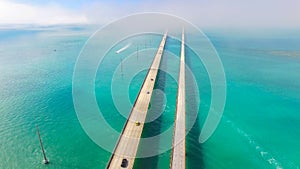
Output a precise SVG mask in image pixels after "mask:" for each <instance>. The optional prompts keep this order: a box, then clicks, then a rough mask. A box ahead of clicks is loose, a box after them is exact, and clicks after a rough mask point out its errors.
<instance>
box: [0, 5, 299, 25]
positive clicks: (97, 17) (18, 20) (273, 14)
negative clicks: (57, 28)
mask: <svg viewBox="0 0 300 169" xmlns="http://www.w3.org/2000/svg"><path fill="white" fill-rule="evenodd" d="M57 2H58V3H59V1H57ZM71 3H76V1H74V2H73V1H72V2H71ZM299 7H300V1H299V0H264V1H260V0H246V1H240V0H227V1H224V0H185V1H182V0H164V1H158V0H154V1H153V0H145V1H134V2H130V1H127V2H121V1H118V2H115V1H94V2H92V1H88V2H85V3H83V6H81V7H79V8H77V9H73V10H70V9H67V8H63V7H61V6H59V5H57V4H56V5H55V4H45V5H29V4H21V3H16V2H8V0H0V24H42V25H49V24H70V23H92V24H106V23H108V22H110V21H112V20H114V19H117V18H119V17H123V16H126V15H129V14H132V13H138V12H163V13H169V14H173V15H176V16H179V17H183V18H186V19H188V20H189V21H191V22H193V23H195V24H197V25H198V26H200V27H202V26H204V27H206V26H208V27H209V26H212V27H250V28H251V27H282V28H284V27H300V17H299V16H300V9H299Z"/></svg>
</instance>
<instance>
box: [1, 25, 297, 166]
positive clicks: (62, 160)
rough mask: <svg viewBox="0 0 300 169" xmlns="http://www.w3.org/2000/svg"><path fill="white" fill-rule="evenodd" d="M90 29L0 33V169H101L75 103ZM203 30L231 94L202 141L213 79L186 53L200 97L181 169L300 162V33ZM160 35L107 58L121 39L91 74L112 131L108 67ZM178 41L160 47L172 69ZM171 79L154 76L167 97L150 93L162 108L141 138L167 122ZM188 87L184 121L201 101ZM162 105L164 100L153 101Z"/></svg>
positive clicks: (100, 156) (99, 153)
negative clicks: (75, 81)
mask: <svg viewBox="0 0 300 169" xmlns="http://www.w3.org/2000/svg"><path fill="white" fill-rule="evenodd" d="M93 31H94V29H93V28H91V29H89V28H85V27H84V28H76V29H74V28H70V27H63V28H60V27H58V28H51V29H40V30H1V31H0V70H1V75H0V115H1V116H0V150H1V153H0V168H3V169H10V168H28V169H31V168H53V169H54V168H57V169H71V168H72V169H73V168H79V169H84V168H86V169H88V168H105V166H106V163H107V161H108V159H109V157H110V153H109V152H107V151H106V150H104V149H102V148H101V147H99V146H98V145H96V144H95V143H93V141H91V140H90V139H89V137H88V136H87V135H86V134H85V132H84V131H83V130H82V128H81V126H80V124H79V121H78V119H77V116H76V113H75V110H74V107H73V100H72V75H73V69H74V65H75V63H76V59H77V57H78V54H79V52H80V50H81V48H82V47H83V45H84V43H85V42H86V40H87V39H88V37H89V36H90V35H91V34H92V33H93ZM206 33H207V35H208V36H209V38H210V39H211V40H212V43H213V44H214V45H215V47H216V49H217V51H218V53H219V55H220V58H221V60H222V62H223V65H224V69H225V73H226V78H227V100H226V107H225V111H224V116H223V118H222V120H221V123H220V125H219V126H218V128H217V130H216V132H215V133H214V134H213V136H212V137H211V138H210V139H209V140H208V141H207V142H205V143H204V144H200V143H199V142H198V136H199V134H200V130H201V126H202V125H203V123H204V120H205V117H206V115H207V111H208V109H209V106H210V84H209V80H208V76H207V73H206V71H205V69H204V67H203V65H202V64H201V62H200V60H199V59H198V58H197V57H196V56H195V55H194V53H193V52H192V51H191V50H188V51H187V56H186V57H187V58H186V59H187V61H186V62H187V65H188V66H189V67H190V69H191V70H192V72H197V74H195V78H196V81H197V82H198V89H199V90H200V97H201V99H200V100H201V102H200V107H199V110H200V113H199V115H198V116H197V123H195V124H194V125H193V127H192V129H191V131H190V133H189V134H188V137H187V168H190V169H191V168H203V169H219V168H224V169H228V168H232V169H245V168H247V169H248V168H249V169H257V168H262V169H272V168H287V169H297V168H299V167H300V158H299V157H300V148H299V147H300V142H299V140H300V130H299V129H300V114H299V111H300V91H299V88H300V74H299V71H300V36H299V34H297V33H295V32H283V33H280V34H279V33H274V34H272V33H259V32H254V33H253V34H249V33H239V34H234V33H228V32H226V33H225V32H222V31H206ZM271 35H272V36H271ZM160 38H161V37H160V36H158V35H149V36H145V37H136V38H135V39H134V38H133V39H131V41H133V42H134V43H132V45H131V47H129V48H128V49H127V50H125V51H124V52H122V53H121V54H120V55H119V56H118V57H117V58H116V59H115V58H113V57H112V56H113V55H114V51H115V49H119V48H120V47H122V46H124V45H125V44H127V42H123V43H121V44H120V45H119V46H117V47H115V48H113V49H112V51H111V52H110V53H108V56H109V57H107V59H106V60H104V61H103V63H105V64H103V65H104V67H101V68H100V69H99V71H98V73H97V77H96V81H95V84H96V89H95V91H96V95H97V99H98V104H99V106H100V108H101V111H102V112H103V113H104V116H105V118H106V119H107V121H108V122H109V123H110V124H111V126H112V127H113V128H114V129H116V130H118V131H121V129H122V127H123V124H124V122H125V118H124V117H122V115H120V114H118V111H117V109H116V107H115V106H114V105H113V101H112V96H111V94H110V92H109V90H110V86H111V81H110V80H111V76H112V74H113V72H112V71H114V70H115V69H116V67H117V66H118V65H119V63H120V62H121V60H122V59H123V58H124V57H125V56H126V55H128V54H130V53H132V52H135V51H136V46H137V45H138V46H139V50H141V52H140V54H139V56H133V58H136V60H137V62H138V60H139V59H141V57H143V56H144V55H143V52H142V51H143V48H147V47H153V48H155V47H157V46H158V45H159V42H160ZM189 38H192V37H189ZM179 46H180V43H179V42H178V41H176V40H174V39H168V41H167V44H166V49H167V50H168V51H169V52H170V53H165V54H164V58H163V60H162V65H161V66H162V67H164V68H165V69H166V70H168V71H169V72H174V73H175V74H176V73H177V70H178V64H177V63H176V62H172V60H170V59H168V58H170V55H171V53H173V54H174V55H177V56H178V55H179ZM149 52H150V53H151V52H152V53H153V51H149ZM151 56H152V55H149V58H148V59H149V61H150V60H151V59H152V57H151ZM138 57H140V58H138ZM146 59H147V58H146ZM149 64H150V63H149ZM123 69H124V70H123V72H122V71H119V72H117V73H116V74H117V75H120V77H121V76H123V78H124V79H123V80H124V81H126V69H127V67H126V65H124V67H123ZM122 74H123V75H122ZM145 75H146V71H141V72H140V73H139V74H137V75H136V76H135V77H134V78H133V79H132V81H131V83H130V88H129V90H128V91H129V96H130V100H131V103H133V102H134V99H135V97H136V95H137V93H138V90H139V88H140V85H141V80H142V79H143V78H144V76H145ZM189 78H190V77H187V80H189ZM121 81H122V79H121ZM120 85H121V84H120ZM176 85H177V84H176V79H173V78H172V77H171V76H170V75H168V74H167V73H165V72H164V71H160V72H159V75H158V80H157V82H156V85H155V89H159V90H162V91H164V92H165V95H166V98H160V97H157V98H156V97H155V98H152V102H151V105H152V106H157V107H158V108H161V109H162V112H163V113H162V115H161V116H159V118H158V119H157V120H155V121H153V122H150V123H148V124H147V125H145V130H144V132H143V137H149V136H151V135H155V134H158V133H161V132H163V131H165V130H167V129H168V128H170V127H172V124H173V119H174V112H175V103H176V87H177V86H176ZM187 90H188V91H189V92H188V93H189V94H188V96H187V98H188V100H189V102H188V104H187V110H188V112H189V113H188V114H187V119H188V121H187V123H189V122H190V121H189V120H190V119H193V118H194V117H196V114H195V110H197V109H198V107H197V100H198V99H199V98H195V95H194V91H196V90H197V87H195V86H194V85H192V84H190V83H188V84H187ZM166 100H167V102H165V101H166ZM160 102H163V103H164V104H163V105H161V104H158V103H160ZM163 107H165V108H164V109H163ZM36 124H38V125H39V127H40V131H41V136H42V139H43V142H44V146H45V149H46V153H47V156H48V158H49V159H50V162H51V163H50V164H49V165H47V166H45V165H43V164H41V161H42V154H41V152H40V148H39V142H38V138H37V135H36V133H35V125H36ZM170 142H171V138H164V139H161V140H159V142H156V143H153V147H151V148H152V149H159V148H160V147H161V146H162V145H163V144H167V143H170ZM145 149H147V147H146V146H143V145H141V146H140V148H139V150H138V151H139V152H141V151H145ZM169 161H170V151H167V152H164V153H162V154H159V155H158V156H154V157H149V158H144V159H142V158H141V159H137V161H136V165H135V168H150V169H151V168H168V167H169Z"/></svg>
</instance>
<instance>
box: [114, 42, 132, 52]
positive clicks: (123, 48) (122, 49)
mask: <svg viewBox="0 0 300 169" xmlns="http://www.w3.org/2000/svg"><path fill="white" fill-rule="evenodd" d="M130 46H131V43H128V44H127V45H125V46H124V47H122V48H121V49H119V50H117V51H116V54H119V53H121V52H123V51H124V50H126V49H127V48H129V47H130Z"/></svg>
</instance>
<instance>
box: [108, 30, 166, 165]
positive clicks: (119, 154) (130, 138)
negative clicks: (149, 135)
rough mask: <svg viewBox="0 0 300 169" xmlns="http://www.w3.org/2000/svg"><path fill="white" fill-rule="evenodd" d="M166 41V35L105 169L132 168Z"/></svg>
mask: <svg viewBox="0 0 300 169" xmlns="http://www.w3.org/2000/svg"><path fill="white" fill-rule="evenodd" d="M166 39H167V33H165V34H164V36H163V38H162V41H161V43H160V45H159V48H158V51H157V53H156V55H155V57H154V60H153V62H152V65H151V67H150V69H149V70H148V73H147V76H146V78H145V80H144V83H143V85H142V88H141V90H140V92H139V94H138V97H137V99H136V101H135V103H134V105H133V108H132V110H131V113H130V115H129V118H128V119H127V121H126V123H125V125H124V128H123V131H122V134H121V135H120V137H119V140H118V142H117V144H116V147H115V149H114V152H113V154H112V156H111V158H110V160H109V162H108V165H107V169H120V168H126V169H131V168H133V165H134V160H135V157H136V153H137V150H138V145H139V142H140V138H141V135H142V131H143V127H144V122H145V120H146V115H147V111H148V107H149V103H150V99H151V95H152V91H153V88H154V84H155V81H156V77H157V73H158V69H159V65H160V62H161V58H162V54H163V51H164V47H165V43H166Z"/></svg>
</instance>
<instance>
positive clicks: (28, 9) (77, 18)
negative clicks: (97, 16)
mask: <svg viewBox="0 0 300 169" xmlns="http://www.w3.org/2000/svg"><path fill="white" fill-rule="evenodd" d="M72 23H87V18H86V17H85V16H84V15H78V14H77V13H76V12H75V11H70V10H67V9H64V8H62V7H60V6H58V5H55V4H51V5H43V6H35V5H29V4H21V3H15V2H9V1H5V0H4V1H3V0H2V1H0V24H37V25H53V24H72Z"/></svg>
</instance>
